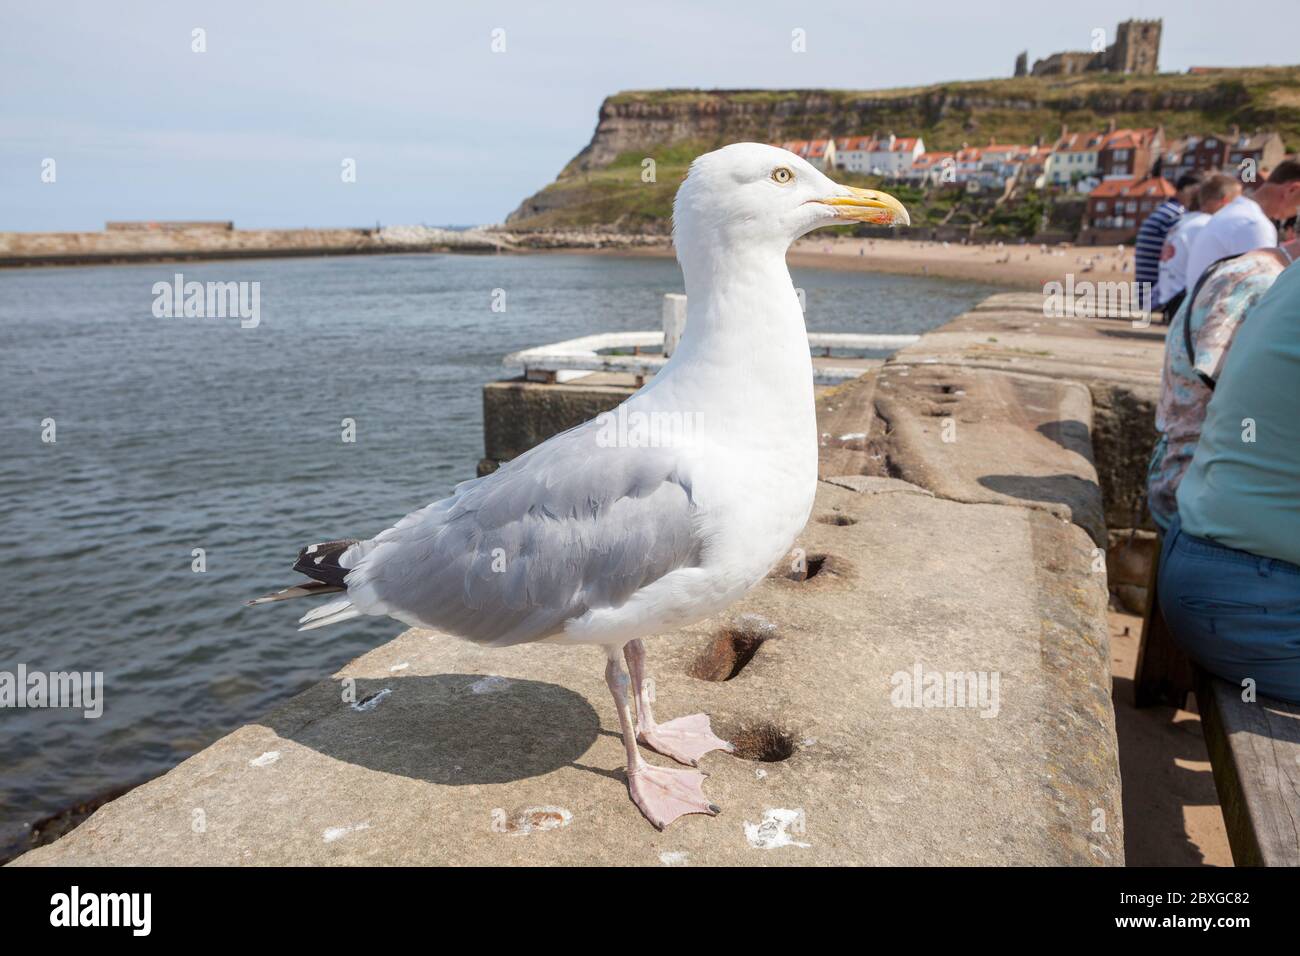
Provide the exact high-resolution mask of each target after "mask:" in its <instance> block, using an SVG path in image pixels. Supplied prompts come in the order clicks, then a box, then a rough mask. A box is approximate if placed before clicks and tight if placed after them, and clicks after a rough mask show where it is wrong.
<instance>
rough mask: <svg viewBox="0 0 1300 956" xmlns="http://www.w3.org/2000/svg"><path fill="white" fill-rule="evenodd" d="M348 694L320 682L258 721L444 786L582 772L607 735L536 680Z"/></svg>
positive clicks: (589, 715)
mask: <svg viewBox="0 0 1300 956" xmlns="http://www.w3.org/2000/svg"><path fill="white" fill-rule="evenodd" d="M344 690H345V687H344V684H343V682H342V681H334V682H331V683H325V684H320V685H317V686H316V687H314V688H312V689H311V690H309V691H307V692H306V693H304V694H303V695H301V696H300V697H298V698H296V699H295V701H294V704H296V705H297V706H289V707H285V708H283V709H281V710H279V711H277V712H276V713H275V714H274V715H273V716H272V717H270V718H266V719H264V720H262V721H261V723H262V724H263V725H265V726H268V727H270V728H271V729H272V730H274V731H275V732H276V733H277V734H278V735H279V736H280V737H283V738H284V739H286V740H293V741H296V742H298V743H300V744H302V745H303V746H306V747H310V748H312V749H313V750H315V751H317V752H319V753H322V754H325V755H326V756H328V757H333V758H334V759H336V760H342V761H345V762H347V763H351V764H356V765H358V766H362V767H368V768H369V769H371V770H378V771H381V772H383V773H392V774H400V775H402V776H405V777H411V778H413V779H416V780H428V781H430V782H432V783H439V784H444V785H448V786H459V785H468V784H485V783H508V782H510V781H512V780H524V779H527V778H529V777H536V776H539V775H541V774H544V773H549V772H551V771H552V770H557V769H559V768H560V767H566V766H571V765H576V761H577V759H578V758H579V757H581V756H582V755H583V754H585V753H586V752H587V751H588V750H589V749H590V747H591V745H592V743H594V742H595V740H596V737H597V735H598V734H599V733H600V732H601V730H600V718H599V717H598V716H597V714H596V711H595V710H594V709H593V708H592V706H591V704H589V703H588V702H587V700H586V698H584V697H581V696H580V695H578V694H575V693H574V692H573V691H571V690H568V689H566V688H564V687H560V686H559V685H557V684H546V683H542V682H540V681H531V680H515V679H510V680H506V679H503V678H500V677H491V676H488V675H485V674H437V675H433V676H427V677H425V676H417V677H397V676H394V677H393V678H391V679H387V678H385V679H369V678H367V679H361V680H357V681H356V687H355V694H354V695H353V696H351V697H350V698H348V699H345V698H344ZM384 691H388V693H386V694H385V693H384ZM352 701H355V702H357V703H358V704H360V706H361V708H362V709H357V707H356V706H354V704H353V703H352ZM367 701H369V703H367ZM367 707H368V708H369V709H366V708H367ZM597 772H601V773H604V772H603V771H597Z"/></svg>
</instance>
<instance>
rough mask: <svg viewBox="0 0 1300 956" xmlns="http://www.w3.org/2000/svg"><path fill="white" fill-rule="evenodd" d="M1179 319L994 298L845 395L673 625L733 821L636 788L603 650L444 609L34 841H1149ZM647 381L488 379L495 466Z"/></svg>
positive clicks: (912, 845) (671, 654)
mask: <svg viewBox="0 0 1300 956" xmlns="http://www.w3.org/2000/svg"><path fill="white" fill-rule="evenodd" d="M1160 338H1161V336H1160V334H1159V332H1158V331H1157V330H1136V329H1131V328H1130V327H1129V326H1128V325H1127V324H1121V323H1117V322H1113V321H1107V320H1092V319H1059V320H1058V319H1050V318H1046V317H1044V315H1043V310H1042V304H1041V298H1040V297H1038V296H1036V295H1021V294H1009V295H997V296H993V297H991V298H990V299H988V300H986V301H985V302H984V303H982V304H981V305H980V306H978V307H977V308H976V309H974V310H972V311H971V312H968V313H966V314H964V315H962V316H959V317H958V318H957V319H955V320H954V321H953V322H951V323H949V324H948V325H946V326H944V327H943V328H941V329H939V330H936V331H935V332H932V333H930V334H928V335H925V336H923V337H922V338H921V340H920V341H919V342H917V343H916V344H915V345H912V346H909V347H907V348H905V349H903V350H902V351H900V352H898V353H897V354H896V355H894V356H893V358H891V359H890V360H889V361H888V362H887V363H885V365H884V366H883V367H882V368H880V369H878V370H875V371H872V372H870V373H868V374H866V375H864V376H863V377H862V378H859V379H857V380H854V381H851V382H848V383H846V384H844V385H841V386H838V387H836V388H833V389H828V390H824V391H823V392H822V393H821V394H820V396H819V399H818V416H819V424H820V428H821V432H822V449H821V463H820V478H821V480H820V482H819V488H818V494H817V500H816V505H815V508H814V512H813V517H812V520H811V521H810V522H809V524H808V526H807V528H806V529H805V530H804V532H803V534H802V535H801V536H800V539H799V541H798V542H797V546H796V550H795V552H794V553H792V555H791V556H790V560H789V561H788V562H785V563H783V564H781V565H779V566H778V567H777V568H775V569H774V570H773V572H772V574H771V575H770V576H769V577H768V579H767V580H766V581H764V582H763V583H762V584H761V585H759V587H757V588H756V589H755V590H754V591H752V592H751V593H750V594H749V595H748V596H747V597H746V598H745V599H744V600H743V601H742V602H741V603H740V604H739V605H737V606H736V607H734V608H732V609H731V610H730V611H728V612H727V613H725V614H723V615H721V616H719V617H718V618H716V619H712V620H708V621H705V622H702V623H700V624H698V625H695V626H693V627H689V628H685V629H683V630H682V631H680V632H677V633H674V634H665V635H663V636H662V637H661V638H658V639H656V640H653V641H650V642H649V652H650V665H651V669H652V672H653V673H654V675H655V677H656V679H657V681H656V693H657V705H656V706H657V709H658V712H659V713H660V714H662V715H664V716H678V715H682V714H687V713H693V712H696V711H699V710H703V711H706V712H708V713H710V714H711V715H712V716H713V721H714V726H715V728H716V729H718V730H719V731H720V732H721V733H722V734H723V735H724V736H726V737H728V738H729V739H731V740H733V741H734V742H735V743H736V744H737V754H736V755H735V756H729V755H725V754H721V753H713V754H710V755H708V756H707V757H706V758H705V760H704V766H703V769H705V770H706V771H707V772H708V773H709V774H710V777H709V779H708V780H707V781H706V783H705V791H706V792H707V793H708V794H709V796H710V797H711V798H712V799H713V800H714V801H715V802H717V803H718V804H720V805H722V807H723V808H724V809H723V813H722V815H721V816H719V817H717V818H705V817H698V816H696V817H687V818H683V819H682V820H680V821H678V822H677V823H675V824H673V825H672V826H671V827H669V828H668V830H667V831H665V832H663V833H660V832H658V831H656V830H654V829H653V828H652V827H650V826H649V825H648V824H647V823H646V822H645V821H644V820H643V819H642V818H641V816H640V814H639V813H638V812H637V810H636V809H635V807H634V806H633V805H632V804H631V802H630V801H629V800H628V798H627V794H626V789H625V785H624V780H623V774H622V751H621V745H620V743H619V738H618V735H617V729H618V721H617V718H616V715H615V714H614V710H613V705H612V703H611V701H610V699H609V695H608V693H607V691H606V689H605V686H604V681H603V679H602V663H603V662H602V660H601V657H600V655H599V654H598V653H596V652H594V651H592V650H590V649H583V648H564V647H554V646H544V645H533V646H523V647H517V648H510V649H505V650H495V651H494V650H486V649H482V648H478V647H475V646H472V645H469V644H465V643H462V642H459V641H456V640H454V639H452V638H449V637H447V636H445V635H440V634H437V633H432V632H428V631H422V630H418V629H417V630H409V631H406V632H405V633H403V634H401V635H400V636H398V637H397V638H395V639H394V640H393V641H391V642H389V643H387V644H385V645H383V646H381V647H378V648H376V649H375V650H373V651H371V652H370V653H368V654H366V655H363V656H362V657H360V658H358V659H357V660H355V661H353V662H352V663H351V664H349V665H348V666H347V667H345V668H343V669H342V670H340V671H339V672H338V673H337V674H335V675H334V676H332V677H331V678H329V679H327V680H324V681H322V682H320V683H319V684H317V685H316V686H315V687H313V688H311V689H309V690H308V691H306V692H305V693H303V694H301V695H299V696H297V697H295V698H294V699H292V700H291V701H289V702H287V703H286V704H285V705H284V706H283V707H281V708H279V709H278V710H276V711H275V712H273V713H271V714H268V715H267V716H265V717H264V718H262V719H260V720H257V721H254V722H252V723H250V724H248V725H247V726H245V727H242V728H240V729H239V730H237V731H235V732H234V733H232V734H229V735H228V736H226V737H224V738H222V739H221V740H219V741H218V742H216V743H215V744H213V745H212V746H211V747H209V748H207V749H206V750H204V751H202V752H201V753H198V754H196V755H195V756H193V757H191V758H190V759H188V760H186V761H185V762H184V763H182V764H181V765H179V766H178V767H176V768H175V769H173V770H172V771H171V772H169V773H167V774H165V775H163V776H162V777H159V778H158V779H156V780H153V781H151V782H149V783H147V784H145V785H143V786H141V787H139V788H137V789H136V790H134V791H132V792H130V793H128V794H127V795H125V796H123V797H121V798H120V799H118V800H116V801H113V802H112V803H110V804H108V805H106V806H105V807H103V808H102V809H100V810H99V811H98V812H97V813H96V814H95V815H94V816H92V817H91V818H90V819H89V820H88V821H86V822H85V823H84V824H82V826H80V827H79V828H78V829H76V830H75V831H73V832H72V833H70V834H68V835H67V836H65V837H63V838H62V839H60V840H58V841H57V842H55V843H53V844H51V845H49V846H46V847H42V848H39V849H37V850H34V851H32V852H29V853H28V854H26V855H25V856H23V857H21V858H19V859H18V860H17V861H15V862H16V865H38V864H52V863H86V864H111V863H144V864H190V863H216V864H240V863H244V864H297V863H338V864H367V863H368V864H376V863H382V864H396V863H431V864H469V863H473V864H524V865H528V864H535V865H544V864H557V863H558V864H566V863H567V864H584V863H627V864H641V865H661V864H665V865H690V864H729V865H771V864H783V863H792V864H1031V865H1033V864H1072V865H1076V864H1077V865H1089V864H1098V865H1118V864H1122V863H1123V845H1124V841H1123V820H1122V817H1121V810H1120V779H1119V764H1118V757H1117V750H1116V741H1115V727H1114V714H1113V712H1112V708H1111V702H1110V661H1109V652H1108V646H1107V645H1108V634H1107V627H1106V612H1107V605H1108V599H1109V592H1108V575H1107V561H1106V556H1107V555H1106V552H1107V546H1108V544H1109V543H1110V541H1111V537H1112V535H1113V534H1114V531H1113V530H1112V528H1113V527H1114V524H1113V522H1114V521H1116V520H1121V521H1122V520H1128V521H1130V524H1128V525H1119V527H1133V526H1134V523H1133V522H1132V519H1131V518H1128V517H1127V516H1128V515H1129V514H1130V510H1129V503H1130V502H1131V501H1132V500H1135V497H1134V496H1138V495H1140V487H1139V484H1138V483H1139V479H1138V478H1135V477H1134V473H1133V467H1132V466H1133V463H1134V462H1133V459H1135V457H1136V456H1137V453H1138V450H1139V446H1140V445H1141V443H1142V442H1143V441H1145V440H1146V439H1145V437H1144V436H1143V434H1142V433H1141V431H1140V430H1141V428H1149V425H1147V424H1146V420H1144V416H1145V415H1146V411H1145V409H1146V403H1148V402H1149V401H1150V400H1151V399H1152V397H1153V395H1154V388H1155V387H1156V383H1157V381H1158V374H1159V355H1160V343H1159V340H1160ZM628 391H630V387H629V386H627V385H620V384H618V383H617V382H610V381H605V382H598V383H590V382H588V383H586V385H585V386H584V384H583V383H582V382H581V381H579V382H574V383H570V384H567V385H543V384H538V383H526V382H521V381H520V382H510V383H494V384H492V385H490V386H488V388H486V389H485V396H484V402H485V410H486V412H487V421H486V445H487V448H486V451H487V457H486V458H485V461H484V463H483V465H482V466H481V470H490V469H491V468H492V467H494V466H495V462H496V461H498V460H501V459H504V458H509V457H513V456H514V455H515V454H518V453H519V452H520V451H522V450H524V449H525V448H526V447H527V446H529V445H530V444H531V443H534V442H536V441H538V440H542V439H544V438H545V437H547V434H548V433H549V432H551V431H553V430H558V429H559V428H562V427H565V426H567V425H568V424H571V423H572V420H574V419H578V420H580V419H581V417H589V416H590V415H594V414H596V413H597V412H599V411H600V410H602V409H603V408H606V407H610V406H612V405H613V404H616V403H617V402H618V401H620V400H621V399H622V397H624V396H625V395H626V394H627V393H628ZM268 626H282V625H280V624H276V625H270V624H268ZM653 759H654V760H655V761H657V762H658V761H662V758H658V757H653Z"/></svg>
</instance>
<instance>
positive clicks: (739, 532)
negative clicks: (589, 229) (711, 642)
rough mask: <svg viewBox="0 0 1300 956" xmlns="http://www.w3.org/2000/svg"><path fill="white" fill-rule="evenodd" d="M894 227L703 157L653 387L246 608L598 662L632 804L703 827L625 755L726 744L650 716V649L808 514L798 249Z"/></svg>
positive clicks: (772, 559)
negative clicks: (676, 318)
mask: <svg viewBox="0 0 1300 956" xmlns="http://www.w3.org/2000/svg"><path fill="white" fill-rule="evenodd" d="M908 221H909V220H908V215H907V211H906V210H905V209H904V208H903V206H902V204H901V203H899V201H898V200H897V199H895V198H894V197H892V196H890V195H888V194H886V193H882V192H876V191H873V190H866V189H857V188H853V187H848V186H841V185H838V184H836V183H834V182H832V181H831V180H830V179H829V178H827V177H826V176H825V175H824V174H823V173H821V172H820V171H819V170H817V169H816V168H814V167H813V166H812V165H811V164H809V163H807V162H805V161H804V160H803V159H801V158H799V157H798V156H796V155H794V154H793V153H790V152H787V151H785V150H783V149H778V148H777V147H774V146H766V145H761V144H757V143H737V144H733V145H731V146H726V147H724V148H722V149H719V150H716V151H714V152H711V153H707V154H705V155H703V156H700V157H699V158H697V159H696V160H695V161H694V162H693V163H692V164H691V166H690V170H689V172H688V173H687V176H686V179H685V181H684V182H683V183H682V185H681V187H680V188H679V189H678V191H677V196H676V199H675V201H674V204H673V239H674V243H675V245H676V249H677V259H678V261H679V263H680V264H681V269H682V274H683V276H684V278H685V285H686V295H687V321H686V327H685V331H684V333H683V335H682V339H681V342H680V343H679V345H678V347H677V350H676V351H675V352H674V353H673V355H672V357H671V359H670V360H669V362H668V363H667V364H666V365H665V366H664V367H663V368H662V370H660V372H659V373H658V374H657V375H655V376H654V378H653V379H651V380H650V381H649V382H648V383H647V384H646V385H645V387H643V388H641V389H640V390H639V391H637V392H636V393H635V394H633V395H632V396H631V397H630V398H628V399H627V401H626V402H624V403H623V405H622V406H620V407H619V409H617V410H616V413H614V414H613V415H605V416H601V417H599V418H597V419H596V420H593V421H590V422H587V423H585V424H582V425H579V426H577V427H576V428H571V429H569V430H568V431H566V432H563V433H562V434H559V435H556V436H555V437H553V438H551V439H550V440H549V441H546V442H544V443H543V444H541V445H538V446H537V447H535V448H532V449H531V450H529V451H527V452H526V453H524V454H522V455H520V456H519V457H518V458H515V459H514V460H512V461H509V462H506V463H505V464H503V465H502V466H501V467H500V469H498V470H497V471H495V472H493V473H491V474H489V475H486V476H484V477H482V478H477V479H474V480H472V481H466V482H462V483H461V484H459V485H457V486H456V488H455V490H454V492H453V494H452V496H451V497H449V498H444V499H442V500H440V501H435V502H434V503H433V504H431V505H429V506H427V507H425V508H422V509H420V510H419V511H416V512H413V513H412V514H409V515H407V516H406V517H405V518H403V519H402V520H401V521H399V522H398V523H397V524H396V525H394V526H393V527H391V528H389V529H388V530H386V531H383V532H381V533H380V534H378V535H377V536H376V537H374V538H371V539H369V540H368V541H330V542H325V543H322V544H314V545H311V546H309V547H306V548H304V549H303V550H302V551H301V552H300V554H299V556H298V561H297V563H296V564H295V565H294V569H295V570H297V571H300V572H301V573H303V574H305V575H307V577H308V578H310V579H311V580H309V581H305V582H301V583H299V584H296V585H293V586H291V587H288V588H285V589H284V590H282V591H279V592H276V593H275V594H271V595H267V596H266V597H264V598H259V599H258V600H257V601H254V602H251V603H265V602H269V601H278V600H284V599H286V598H291V597H301V596H308V595H316V594H326V593H331V592H341V595H340V596H335V597H331V599H330V600H329V601H328V603H326V604H324V605H322V606H320V607H318V608H316V609H315V610H313V611H311V612H310V613H308V614H306V615H305V616H304V617H303V618H302V619H301V621H300V623H301V624H302V625H303V629H308V628H315V627H322V626H324V625H326V624H336V623H338V622H340V621H346V620H349V619H351V618H354V617H357V616H359V615H363V614H367V615H375V614H378V615H388V616H390V617H393V618H396V619H397V620H398V621H401V622H402V623H404V624H408V625H411V626H414V627H424V628H432V629H435V630H438V631H443V632H446V633H448V634H453V635H456V636H457V637H461V638H464V639H466V640H469V641H473V642H474V643H476V644H484V645H491V646H495V647H502V646H508V645H511V644H522V643H526V642H530V641H550V642H556V643H564V644H591V645H595V646H597V647H600V648H602V649H603V650H604V651H605V655H606V659H607V662H606V666H605V680H606V683H607V684H608V685H609V690H610V693H611V694H612V695H613V697H614V703H615V705H616V707H617V711H618V718H619V723H620V726H621V729H622V736H623V744H624V747H625V749H626V751H627V783H628V790H629V792H630V794H631V797H632V800H633V802H634V803H635V804H636V806H637V807H638V808H639V809H640V810H641V812H642V813H643V814H644V815H645V816H646V818H647V819H648V820H649V821H650V822H651V823H652V824H654V825H655V826H656V827H659V828H660V829H662V828H663V827H665V826H667V825H668V824H669V823H671V822H672V821H673V820H675V819H677V818H678V817H679V816H682V815H683V814H688V813H706V814H717V813H718V812H719V808H718V807H717V806H716V805H715V804H713V803H711V802H710V801H709V799H708V798H707V797H706V796H705V795H704V792H703V782H704V778H705V775H704V774H703V773H700V772H699V771H697V770H693V769H679V768H667V767H659V766H655V765H653V764H650V763H648V762H647V761H646V760H645V759H644V758H643V757H642V756H641V754H640V751H639V750H638V748H637V743H638V741H639V742H640V743H642V744H644V745H645V746H647V747H649V748H650V749H652V750H655V751H657V752H658V753H660V754H663V755H664V756H666V757H670V758H672V759H673V760H675V761H677V762H679V763H682V764H685V765H687V766H688V767H697V766H699V761H700V758H701V757H703V756H704V755H705V754H706V753H709V752H710V751H712V750H728V751H729V750H731V749H732V747H731V745H730V744H728V743H727V742H726V741H723V740H721V739H720V738H718V737H716V736H715V735H714V733H713V730H712V727H711V726H710V723H709V718H708V717H707V716H706V715H704V714H696V715H694V716H690V717H679V718H677V719H675V720H669V721H665V722H663V723H660V722H658V721H657V720H656V719H655V716H654V713H653V710H652V707H651V701H652V697H653V693H652V691H651V685H650V683H649V679H648V677H647V675H646V667H645V647H644V645H643V643H642V641H643V639H644V638H647V637H651V636H654V635H656V634H662V633H665V632H670V631H673V630H676V629H678V628H681V627H685V626H687V625H689V624H693V623H695V622H697V621H700V620H703V619H704V618H706V617H709V616H711V615H713V614H716V613H718V612H720V611H722V610H723V609H725V608H727V607H728V606H729V605H731V604H733V603H734V602H735V601H736V600H738V599H739V598H740V597H741V596H742V595H743V594H744V593H745V592H746V591H748V590H749V589H750V588H752V587H753V586H754V585H756V584H757V583H758V582H759V581H761V580H762V579H763V578H764V576H766V575H767V573H768V572H769V571H770V570H771V569H772V567H773V566H774V565H775V564H776V563H777V562H778V561H779V560H780V559H781V558H782V556H783V555H785V554H787V553H788V552H789V550H790V548H791V546H792V545H793V543H794V540H795V537H796V536H797V535H798V534H799V532H800V531H801V530H802V529H803V527H804V524H805V523H806V522H807V520H808V515H809V513H810V512H811V510H812V506H813V497H814V495H815V493H816V489H817V427H816V417H815V412H814V406H813V376H812V359H811V356H810V354H809V349H808V338H807V331H806V330H805V328H804V320H803V312H802V309H801V307H800V302H799V298H798V296H797V294H796V292H795V289H794V285H793V284H792V282H791V281H790V273H789V270H788V269H787V268H786V263H785V255H786V252H787V250H788V249H789V246H790V244H791V242H793V241H794V240H795V239H797V238H799V237H800V236H803V235H805V234H807V233H809V232H811V231H812V230H813V229H816V228H818V227H819V226H825V225H831V224H833V223H844V222H868V223H877V224H887V225H894V224H904V225H906V224H907V223H908ZM624 657H625V658H626V660H627V664H628V667H629V669H630V670H631V681H630V682H629V679H628V675H627V673H626V672H625V671H624V668H623V663H622V660H621V658H624ZM629 691H632V692H633V693H632V694H630V693H629ZM633 698H634V702H635V718H634V717H633Z"/></svg>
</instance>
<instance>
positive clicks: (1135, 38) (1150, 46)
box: [1106, 20, 1161, 73]
mask: <svg viewBox="0 0 1300 956" xmlns="http://www.w3.org/2000/svg"><path fill="white" fill-rule="evenodd" d="M1160 26H1161V23H1160V21H1159V20H1125V21H1124V22H1123V23H1121V24H1120V25H1119V26H1118V27H1116V28H1115V42H1114V43H1112V44H1111V46H1110V48H1109V49H1107V50H1106V60H1107V63H1106V71H1107V72H1108V73H1155V72H1157V71H1158V66H1159V59H1160Z"/></svg>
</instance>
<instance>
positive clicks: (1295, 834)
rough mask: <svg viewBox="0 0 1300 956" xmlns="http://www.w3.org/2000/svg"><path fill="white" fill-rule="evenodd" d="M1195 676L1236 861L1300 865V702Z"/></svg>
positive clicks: (1204, 675)
mask: <svg viewBox="0 0 1300 956" xmlns="http://www.w3.org/2000/svg"><path fill="white" fill-rule="evenodd" d="M1195 674H1196V704H1197V708H1198V709H1199V710H1200V713H1201V729H1202V731H1203V732H1204V733H1205V748H1206V750H1208V751H1209V753H1210V766H1211V767H1212V768H1213V769H1214V786H1215V789H1216V790H1218V791H1219V806H1220V807H1221V808H1222V810H1223V823H1224V826H1225V827H1226V828H1227V831H1228V845H1229V846H1231V847H1232V861H1233V863H1235V864H1236V865H1237V866H1300V705H1296V704H1286V703H1283V702H1282V701H1278V700H1273V699H1271V698H1268V697H1260V698H1259V699H1258V700H1255V701H1252V702H1249V703H1247V702H1245V701H1243V700H1242V699H1241V693H1242V691H1241V688H1240V687H1235V686H1233V685H1232V684H1229V683H1228V682H1227V681H1225V680H1220V679H1219V678H1217V677H1214V676H1213V675H1211V674H1207V673H1206V672H1205V671H1203V670H1201V669H1200V668H1199V667H1198V668H1195Z"/></svg>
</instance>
